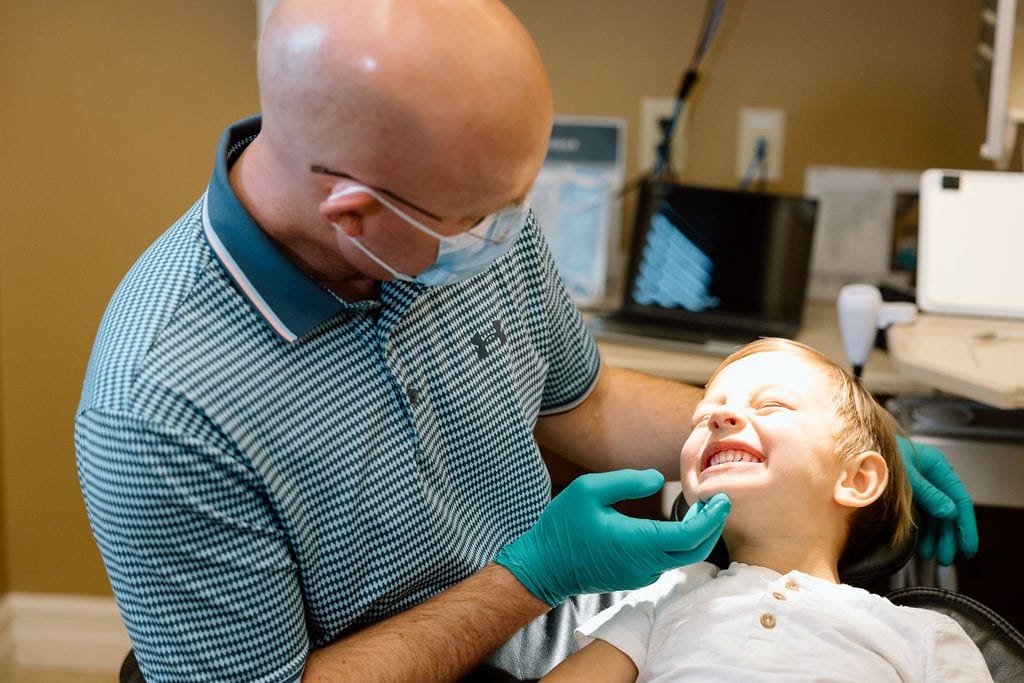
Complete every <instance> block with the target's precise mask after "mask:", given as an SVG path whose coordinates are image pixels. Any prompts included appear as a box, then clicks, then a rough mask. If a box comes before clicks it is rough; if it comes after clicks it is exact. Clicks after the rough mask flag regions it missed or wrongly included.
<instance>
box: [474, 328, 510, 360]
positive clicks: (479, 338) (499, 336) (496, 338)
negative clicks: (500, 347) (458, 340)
mask: <svg viewBox="0 0 1024 683" xmlns="http://www.w3.org/2000/svg"><path fill="white" fill-rule="evenodd" d="M470 341H472V342H473V344H474V345H475V346H476V355H477V357H479V358H487V354H488V353H489V352H488V350H487V347H488V346H490V345H491V344H493V343H495V342H497V343H498V344H504V343H505V342H507V341H508V339H507V338H506V337H505V331H504V330H502V329H501V321H500V320H492V321H491V327H490V328H489V329H486V330H483V331H482V332H477V333H476V334H474V335H473V337H472V339H470Z"/></svg>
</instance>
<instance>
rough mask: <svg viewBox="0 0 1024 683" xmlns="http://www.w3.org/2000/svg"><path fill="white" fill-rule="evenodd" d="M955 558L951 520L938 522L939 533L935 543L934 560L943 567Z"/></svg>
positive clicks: (954, 537)
mask: <svg viewBox="0 0 1024 683" xmlns="http://www.w3.org/2000/svg"><path fill="white" fill-rule="evenodd" d="M954 559H956V531H955V530H954V526H953V522H949V521H942V522H940V523H939V534H938V538H937V539H936V544H935V560H936V561H937V562H938V563H939V564H941V565H942V566H944V567H948V566H949V565H951V564H953V560H954Z"/></svg>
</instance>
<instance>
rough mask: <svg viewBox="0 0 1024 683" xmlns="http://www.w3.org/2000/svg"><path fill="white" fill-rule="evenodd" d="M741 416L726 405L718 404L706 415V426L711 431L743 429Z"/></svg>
mask: <svg viewBox="0 0 1024 683" xmlns="http://www.w3.org/2000/svg"><path fill="white" fill-rule="evenodd" d="M744 424H745V423H744V421H743V417H742V416H741V415H740V414H739V413H738V412H736V411H735V410H733V409H732V408H729V407H728V406H720V407H718V408H716V409H715V410H713V411H712V412H711V415H710V416H709V417H708V427H710V428H711V429H712V431H716V432H717V431H723V430H724V431H739V430H740V429H743V425H744Z"/></svg>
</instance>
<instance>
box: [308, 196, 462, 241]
mask: <svg viewBox="0 0 1024 683" xmlns="http://www.w3.org/2000/svg"><path fill="white" fill-rule="evenodd" d="M357 192H363V193H365V194H368V195H370V196H371V197H373V198H374V199H376V200H377V201H378V202H380V203H381V204H383V205H384V206H385V207H387V209H388V210H389V211H391V212H392V213H394V214H395V215H397V216H398V217H399V218H401V219H402V220H404V221H406V222H407V223H409V225H411V226H412V227H414V228H416V229H417V230H419V231H420V232H425V233H426V234H428V235H430V236H431V237H433V238H434V239H436V240H446V239H450V238H448V237H446V236H444V235H442V234H441V233H439V232H437V231H436V230H431V229H430V228H428V227H427V226H425V225H423V223H421V222H419V221H418V220H416V219H415V218H413V217H412V216H410V215H409V214H408V212H406V211H405V210H404V209H403V208H402V207H400V206H398V204H396V203H395V202H393V201H391V200H390V199H388V198H387V197H385V196H384V195H383V194H381V193H380V192H377V191H376V190H374V189H373V188H372V187H366V186H365V185H353V186H351V187H346V188H345V189H344V190H341V191H340V192H335V193H334V194H332V195H331V196H330V197H328V198H327V200H328V201H330V200H332V199H337V198H338V197H344V196H345V195H349V194H355V193H357Z"/></svg>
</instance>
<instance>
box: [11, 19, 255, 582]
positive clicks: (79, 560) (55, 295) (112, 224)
mask: <svg viewBox="0 0 1024 683" xmlns="http://www.w3.org/2000/svg"><path fill="white" fill-rule="evenodd" d="M255 37H256V11H255V7H254V4H253V2H252V1H251V0H145V2H137V1H134V0H90V1H89V2H82V1H81V0H32V2H0V85H2V87H0V98H2V99H0V102H2V104H0V107H2V108H0V136H2V138H0V139H2V143H0V155H2V157H3V163H2V164H0V173H2V176H0V192H2V194H3V200H2V205H3V211H2V213H0V221H2V222H3V225H2V230H0V278H2V280H0V295H2V297H3V298H2V301H0V316H2V318H0V334H2V336H0V348H2V354H3V355H2V358H0V367H2V368H3V372H4V375H3V382H2V391H3V395H2V401H0V404H2V406H3V415H2V419H3V422H2V427H3V429H2V448H3V450H2V455H3V462H2V468H0V482H2V485H3V487H4V490H3V495H2V498H0V499H2V500H3V503H4V507H3V509H2V513H0V514H2V519H3V529H4V534H5V538H6V576H7V588H8V590H15V591H40V592H68V593H95V594H105V593H109V589H108V588H107V581H106V576H105V574H104V572H103V568H102V565H101V564H100V561H99V555H98V553H97V551H96V549H95V546H94V545H93V541H92V537H91V535H90V533H89V528H88V524H87V521H86V518H85V510H84V505H83V504H82V501H81V496H80V495H79V491H78V481H77V477H76V474H75V466H74V449H73V441H72V419H73V416H74V412H75V407H76V405H77V401H78V395H79V392H80V390H81V386H82V378H83V375H84V372H85V365H86V361H87V358H88V354H89V350H90V346H91V343H92V338H93V335H94V334H95V332H96V326H97V324H98V323H99V319H100V316H101V314H102V312H103V308H104V306H105V305H106V302H107V299H108V298H109V297H110V294H111V292H112V291H113V289H114V287H115V286H116V285H117V283H118V281H119V280H120V278H121V276H122V275H123V274H124V272H125V271H126V270H127V268H128V267H129V266H130V265H131V263H132V262H133V261H134V260H135V258H136V257H137V256H138V254H139V253H140V252H141V251H142V249H143V248H145V246H146V245H147V244H149V243H150V242H151V241H152V240H153V238H154V237H155V236H156V235H157V234H159V233H160V232H161V231H163V230H164V229H165V228H166V227H167V226H168V225H169V224H170V222H171V221H173V220H174V219H175V218H176V217H177V216H178V215H179V214H181V213H182V212H183V211H184V210H185V208H187V206H188V205H189V204H190V203H191V202H192V201H194V199H195V198H196V197H197V196H198V195H199V193H200V192H202V191H203V188H204V186H205V183H206V181H207V179H208V177H209V174H210V170H211V168H212V163H213V147H214V145H215V144H216V143H217V139H218V137H219V135H220V131H221V129H222V127H223V126H224V125H226V124H227V123H229V122H230V121H232V120H234V119H236V118H240V117H242V116H245V115H248V114H250V113H253V112H255V111H256V110H257V108H258V105H257V98H256V89H255V67H254V60H253V58H254V43H255Z"/></svg>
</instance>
